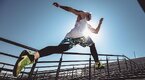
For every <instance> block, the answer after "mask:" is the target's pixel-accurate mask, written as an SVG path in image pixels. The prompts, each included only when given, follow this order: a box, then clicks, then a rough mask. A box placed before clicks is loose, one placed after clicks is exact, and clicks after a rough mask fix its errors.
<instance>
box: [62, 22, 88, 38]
mask: <svg viewBox="0 0 145 80" xmlns="http://www.w3.org/2000/svg"><path fill="white" fill-rule="evenodd" d="M86 28H87V20H86V19H81V20H80V21H79V22H76V24H75V27H74V28H73V29H72V30H71V31H70V32H69V33H67V34H66V36H65V37H66V38H79V37H83V36H84V31H85V29H86Z"/></svg>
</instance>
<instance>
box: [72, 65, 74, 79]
mask: <svg viewBox="0 0 145 80" xmlns="http://www.w3.org/2000/svg"><path fill="white" fill-rule="evenodd" d="M73 78H74V66H73V69H72V79H73Z"/></svg>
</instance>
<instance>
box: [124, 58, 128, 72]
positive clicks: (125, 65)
mask: <svg viewBox="0 0 145 80" xmlns="http://www.w3.org/2000/svg"><path fill="white" fill-rule="evenodd" d="M124 60H125V66H126V70H128V65H127V61H126V59H125V58H124Z"/></svg>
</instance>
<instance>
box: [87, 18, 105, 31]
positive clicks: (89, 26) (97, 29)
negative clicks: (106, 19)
mask: <svg viewBox="0 0 145 80" xmlns="http://www.w3.org/2000/svg"><path fill="white" fill-rule="evenodd" d="M102 21H103V18H101V19H100V21H99V24H98V27H97V28H96V29H94V28H92V26H91V25H90V24H88V28H89V29H90V30H91V32H92V33H95V34H98V32H99V30H100V27H101V24H102Z"/></svg>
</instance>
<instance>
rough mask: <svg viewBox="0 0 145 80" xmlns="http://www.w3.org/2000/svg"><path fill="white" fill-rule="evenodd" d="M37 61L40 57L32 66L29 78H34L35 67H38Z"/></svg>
mask: <svg viewBox="0 0 145 80" xmlns="http://www.w3.org/2000/svg"><path fill="white" fill-rule="evenodd" d="M37 61H38V59H37V60H36V61H35V63H34V64H33V66H32V68H31V71H30V73H29V75H28V79H32V75H33V72H34V69H35V67H36V64H37Z"/></svg>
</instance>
